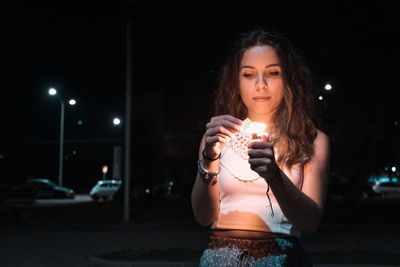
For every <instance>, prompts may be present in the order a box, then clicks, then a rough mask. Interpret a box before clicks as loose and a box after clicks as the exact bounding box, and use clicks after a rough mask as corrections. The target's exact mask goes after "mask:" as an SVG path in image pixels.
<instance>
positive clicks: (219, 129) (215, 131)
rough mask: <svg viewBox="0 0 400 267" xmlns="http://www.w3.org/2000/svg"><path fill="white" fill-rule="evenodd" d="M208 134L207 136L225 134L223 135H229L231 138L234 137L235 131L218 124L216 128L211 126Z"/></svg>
mask: <svg viewBox="0 0 400 267" xmlns="http://www.w3.org/2000/svg"><path fill="white" fill-rule="evenodd" d="M206 135H207V136H213V135H223V136H227V137H229V138H230V139H232V138H233V133H232V132H230V131H229V130H228V129H226V128H224V127H222V126H218V127H215V128H210V129H208V130H207V131H206Z"/></svg>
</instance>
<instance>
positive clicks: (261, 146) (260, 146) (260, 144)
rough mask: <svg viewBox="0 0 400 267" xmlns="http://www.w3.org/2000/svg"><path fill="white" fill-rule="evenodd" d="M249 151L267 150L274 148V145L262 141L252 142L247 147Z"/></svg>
mask: <svg viewBox="0 0 400 267" xmlns="http://www.w3.org/2000/svg"><path fill="white" fill-rule="evenodd" d="M247 147H248V148H249V149H265V148H272V147H273V146H272V144H271V143H270V142H266V141H260V140H250V142H249V145H248V146H247Z"/></svg>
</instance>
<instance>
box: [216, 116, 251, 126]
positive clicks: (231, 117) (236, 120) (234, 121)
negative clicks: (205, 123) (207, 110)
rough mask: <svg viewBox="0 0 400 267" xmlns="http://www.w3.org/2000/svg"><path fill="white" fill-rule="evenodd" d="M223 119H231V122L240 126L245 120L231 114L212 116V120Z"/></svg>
mask: <svg viewBox="0 0 400 267" xmlns="http://www.w3.org/2000/svg"><path fill="white" fill-rule="evenodd" d="M221 120H227V121H230V122H232V123H234V124H237V125H239V126H240V125H243V121H242V120H240V119H238V118H236V117H233V116H231V115H219V116H215V117H212V118H211V121H212V122H214V121H221Z"/></svg>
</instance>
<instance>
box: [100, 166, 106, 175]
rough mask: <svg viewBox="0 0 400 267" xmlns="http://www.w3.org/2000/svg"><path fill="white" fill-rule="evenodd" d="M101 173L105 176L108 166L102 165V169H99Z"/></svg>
mask: <svg viewBox="0 0 400 267" xmlns="http://www.w3.org/2000/svg"><path fill="white" fill-rule="evenodd" d="M101 171H102V172H103V173H104V174H106V173H107V172H108V166H107V165H104V166H103V168H102V169H101Z"/></svg>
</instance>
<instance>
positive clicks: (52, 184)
mask: <svg viewBox="0 0 400 267" xmlns="http://www.w3.org/2000/svg"><path fill="white" fill-rule="evenodd" d="M47 184H49V185H51V186H53V187H54V186H58V185H57V184H56V183H55V182H53V181H50V180H49V181H48V182H47Z"/></svg>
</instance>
